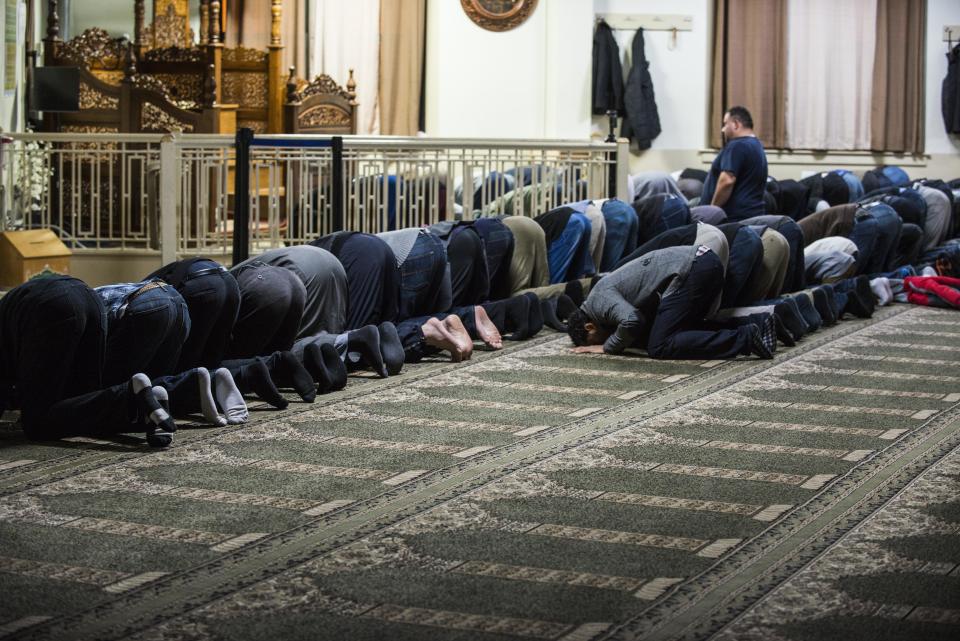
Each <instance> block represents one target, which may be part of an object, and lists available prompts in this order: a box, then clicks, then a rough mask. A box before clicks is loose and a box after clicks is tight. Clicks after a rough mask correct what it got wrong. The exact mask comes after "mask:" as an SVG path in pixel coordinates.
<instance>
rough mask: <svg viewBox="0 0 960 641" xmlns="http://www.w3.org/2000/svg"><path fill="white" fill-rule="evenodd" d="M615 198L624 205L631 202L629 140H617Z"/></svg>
mask: <svg viewBox="0 0 960 641" xmlns="http://www.w3.org/2000/svg"><path fill="white" fill-rule="evenodd" d="M616 196H617V198H619V199H620V200H622V201H623V202H625V203H631V202H633V194H631V193H630V139H629V138H617V182H616Z"/></svg>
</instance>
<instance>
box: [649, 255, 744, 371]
mask: <svg viewBox="0 0 960 641" xmlns="http://www.w3.org/2000/svg"><path fill="white" fill-rule="evenodd" d="M722 285H723V263H722V262H721V261H720V258H719V257H718V256H717V255H716V254H714V253H713V252H707V253H705V254H703V255H702V256H698V257H697V258H696V259H694V261H693V266H692V267H691V268H690V273H689V274H687V277H686V278H685V279H684V281H683V283H682V284H681V285H680V286H679V288H677V289H676V290H675V291H673V292H672V293H671V294H670V295H669V296H666V297H664V298H663V300H661V301H660V305H659V306H658V307H657V312H656V314H655V315H654V317H653V321H652V324H651V326H650V335H649V337H648V338H647V353H648V354H649V355H650V356H651V357H652V358H664V359H670V358H706V359H713V358H734V357H735V356H737V355H738V354H749V353H750V333H749V332H750V328H749V327H740V328H737V329H717V330H711V329H706V328H705V325H704V317H705V316H706V314H707V312H708V311H709V309H710V305H711V303H712V302H713V299H714V298H715V297H716V295H717V290H718V289H719V288H720V287H722Z"/></svg>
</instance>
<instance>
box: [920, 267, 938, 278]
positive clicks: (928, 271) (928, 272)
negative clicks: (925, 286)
mask: <svg viewBox="0 0 960 641" xmlns="http://www.w3.org/2000/svg"><path fill="white" fill-rule="evenodd" d="M920 275H921V276H936V275H937V270H936V269H934V268H933V267H932V266H931V265H927V266H926V267H924V268H923V270H922V271H921V272H920Z"/></svg>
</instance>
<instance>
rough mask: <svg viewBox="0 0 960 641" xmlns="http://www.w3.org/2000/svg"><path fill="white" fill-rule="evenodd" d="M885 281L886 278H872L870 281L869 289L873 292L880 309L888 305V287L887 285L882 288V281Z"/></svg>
mask: <svg viewBox="0 0 960 641" xmlns="http://www.w3.org/2000/svg"><path fill="white" fill-rule="evenodd" d="M885 280H887V279H886V278H883V277H880V278H874V279H873V280H871V281H870V289H872V290H873V294H874V296H876V297H877V300H878V303H879V305H880V306H881V307H883V306H884V305H887V304H889V303H890V290H889V287H890V285H889V284H887V285H886V286H884V283H883V281H885Z"/></svg>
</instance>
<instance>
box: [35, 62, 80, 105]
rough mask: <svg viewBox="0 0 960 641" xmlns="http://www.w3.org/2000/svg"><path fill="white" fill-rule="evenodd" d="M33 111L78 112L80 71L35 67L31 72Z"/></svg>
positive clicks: (75, 68)
mask: <svg viewBox="0 0 960 641" xmlns="http://www.w3.org/2000/svg"><path fill="white" fill-rule="evenodd" d="M31 106H32V107H33V109H35V110H37V111H80V70H79V69H78V68H77V67H36V68H35V69H34V70H33V105H31Z"/></svg>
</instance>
